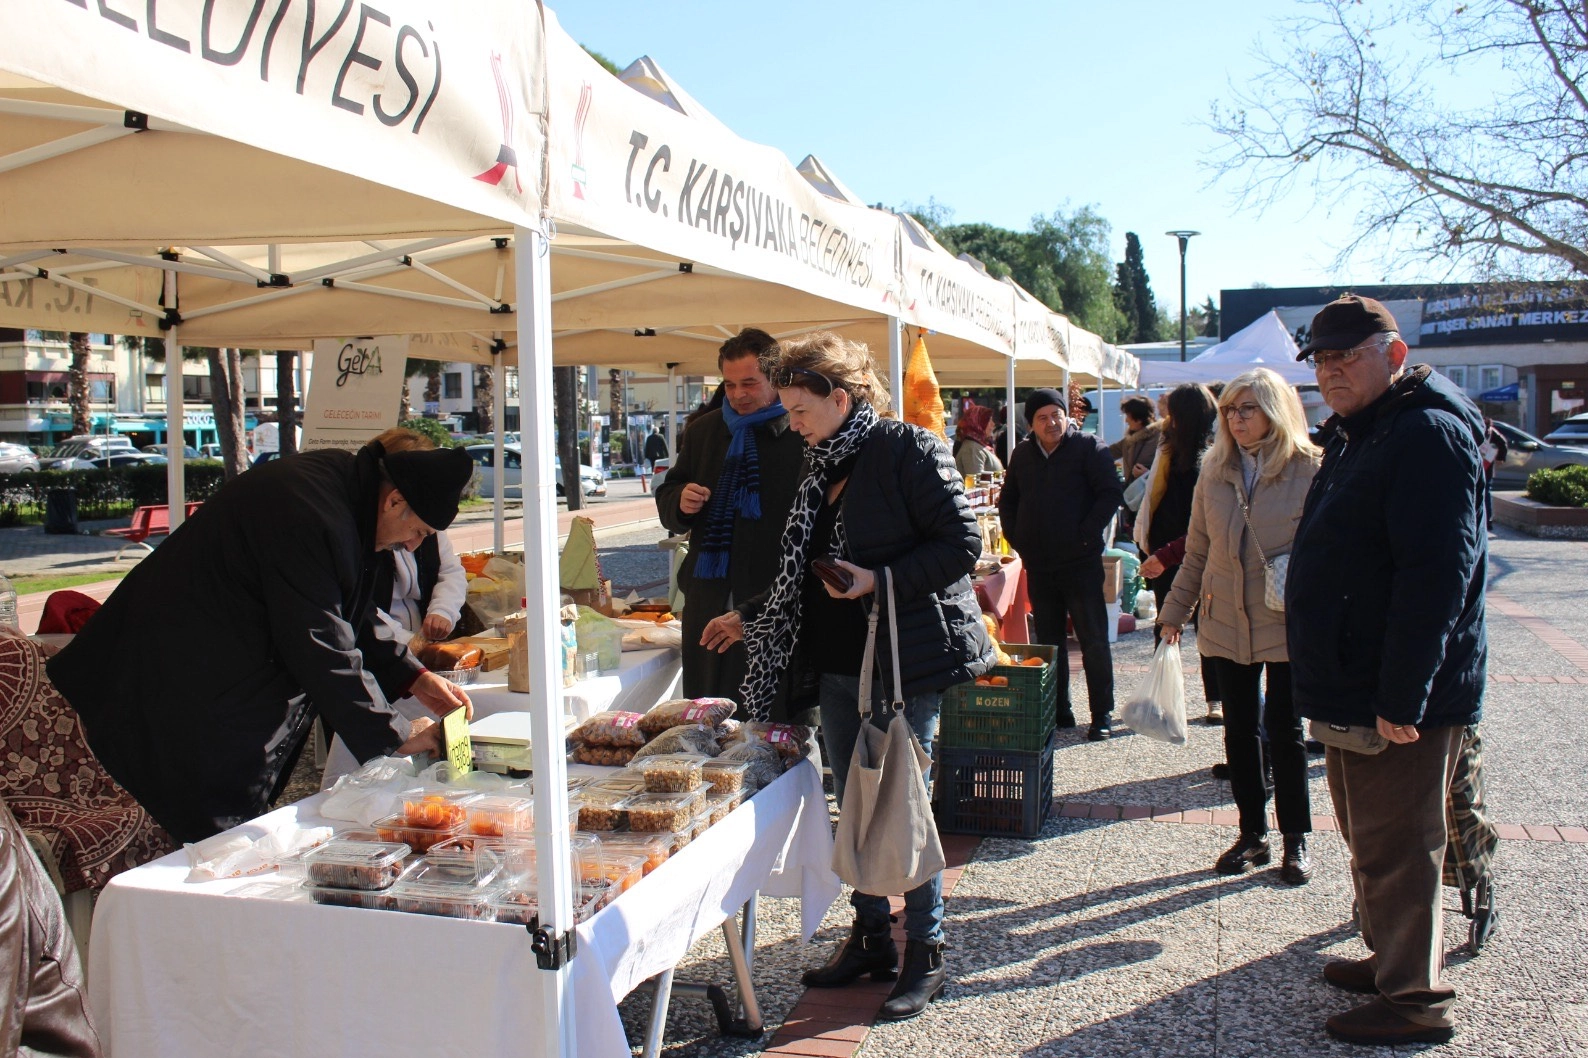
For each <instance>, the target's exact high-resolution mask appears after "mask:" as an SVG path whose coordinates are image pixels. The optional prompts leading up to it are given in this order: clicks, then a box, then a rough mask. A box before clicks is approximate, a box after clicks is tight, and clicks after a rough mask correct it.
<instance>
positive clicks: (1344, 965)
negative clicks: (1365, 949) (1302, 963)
mask: <svg viewBox="0 0 1588 1058" xmlns="http://www.w3.org/2000/svg"><path fill="white" fill-rule="evenodd" d="M1377 973H1378V970H1377V968H1376V967H1375V966H1374V965H1373V957H1372V956H1371V955H1370V956H1368V957H1367V958H1366V959H1330V960H1329V961H1328V962H1326V963H1324V964H1323V979H1324V980H1325V981H1328V982H1329V983H1330V984H1332V985H1334V987H1336V988H1343V989H1345V990H1346V991H1347V992H1357V993H1360V994H1361V995H1364V996H1376V995H1378V984H1377V983H1376V976H1377Z"/></svg>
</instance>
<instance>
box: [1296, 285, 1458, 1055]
mask: <svg viewBox="0 0 1588 1058" xmlns="http://www.w3.org/2000/svg"><path fill="white" fill-rule="evenodd" d="M1406 352H1407V350H1406V343H1405V342H1404V341H1402V340H1401V336H1400V333H1399V329H1398V327H1397V326H1396V323H1395V318H1394V316H1392V315H1391V314H1390V312H1389V310H1388V309H1386V308H1385V307H1384V306H1383V305H1381V304H1380V303H1379V302H1377V301H1374V300H1373V299H1372V298H1363V297H1357V296H1355V295H1350V294H1348V295H1346V296H1344V297H1342V298H1340V299H1339V300H1338V301H1334V302H1331V303H1330V304H1328V305H1326V306H1324V308H1323V310H1322V311H1320V312H1319V313H1318V314H1317V315H1316V316H1315V317H1313V321H1312V338H1311V340H1310V341H1309V342H1308V343H1307V345H1306V346H1305V348H1304V349H1303V350H1302V356H1303V357H1304V358H1305V359H1307V360H1308V361H1309V362H1310V363H1311V364H1312V365H1313V368H1314V370H1315V371H1316V372H1317V378H1318V387H1319V389H1320V390H1321V391H1322V394H1323V399H1324V400H1325V401H1326V402H1327V403H1328V405H1329V407H1330V408H1332V409H1333V410H1334V415H1333V416H1332V417H1331V418H1330V419H1329V420H1328V421H1327V422H1325V423H1324V424H1323V427H1322V430H1321V433H1322V437H1323V444H1324V454H1323V464H1322V466H1321V467H1320V468H1319V470H1318V474H1317V477H1316V478H1314V479H1313V483H1312V487H1311V489H1310V490H1309V492H1308V494H1307V500H1306V505H1305V507H1304V508H1303V511H1302V515H1301V522H1300V525H1299V526H1298V527H1297V529H1296V538H1295V544H1294V545H1293V548H1292V553H1291V560H1290V574H1289V579H1288V582H1287V585H1286V591H1285V615H1286V631H1287V636H1288V641H1289V643H1290V660H1291V673H1292V678H1293V680H1294V687H1295V702H1296V709H1297V711H1298V712H1299V713H1300V714H1301V715H1302V716H1305V717H1307V718H1309V719H1310V720H1311V721H1312V731H1313V734H1314V737H1317V738H1320V739H1322V740H1323V741H1324V742H1325V743H1328V744H1329V748H1328V750H1327V759H1326V764H1327V771H1328V777H1329V792H1330V795H1331V796H1332V798H1333V800H1334V808H1335V814H1336V816H1337V818H1338V820H1339V824H1340V830H1341V832H1342V834H1343V835H1344V837H1345V841H1346V845H1347V847H1348V848H1349V849H1350V851H1351V874H1352V881H1353V882H1354V884H1355V887H1356V896H1357V909H1358V918H1359V921H1360V924H1361V928H1362V940H1363V942H1364V943H1365V944H1366V945H1367V947H1368V949H1369V951H1370V952H1371V954H1370V955H1369V956H1368V957H1367V958H1365V959H1359V960H1335V961H1333V962H1330V963H1329V964H1327V965H1326V966H1325V967H1324V971H1323V973H1324V977H1325V978H1326V979H1327V980H1328V981H1329V982H1330V983H1331V984H1334V985H1336V986H1337V987H1339V988H1342V989H1345V990H1346V991H1350V992H1359V993H1361V994H1363V995H1371V996H1373V997H1374V998H1373V999H1372V1000H1371V1001H1369V1002H1367V1003H1365V1004H1363V1005H1361V1006H1358V1007H1356V1008H1354V1009H1352V1010H1348V1011H1346V1012H1344V1013H1342V1014H1336V1015H1335V1016H1334V1017H1332V1018H1329V1019H1328V1022H1327V1028H1328V1030H1329V1033H1330V1034H1331V1035H1333V1036H1335V1037H1338V1038H1339V1039H1343V1040H1347V1041H1350V1042H1352V1043H1360V1044H1395V1043H1426V1042H1435V1043H1437V1042H1443V1041H1445V1040H1448V1039H1449V1038H1450V1037H1451V1036H1452V1034H1453V1033H1454V1028H1453V1022H1452V1019H1451V1008H1452V1007H1453V1006H1454V1004H1455V990H1454V989H1452V988H1451V987H1450V986H1449V985H1448V984H1446V983H1444V982H1443V981H1442V980H1441V979H1440V964H1441V962H1442V952H1443V933H1442V930H1441V907H1442V905H1441V901H1440V892H1439V889H1440V867H1441V864H1442V863H1443V860H1444V855H1445V842H1446V832H1445V795H1446V791H1447V790H1448V789H1449V787H1450V781H1451V776H1452V775H1453V773H1454V771H1455V768H1456V763H1457V759H1458V757H1459V753H1460V748H1461V739H1462V732H1463V730H1464V729H1465V728H1466V726H1467V725H1468V724H1475V723H1477V721H1478V719H1479V716H1480V714H1481V712H1482V704H1483V687H1484V679H1485V669H1486V664H1487V653H1488V651H1487V645H1486V640H1485V634H1484V611H1483V590H1484V577H1485V566H1486V564H1487V541H1486V533H1485V531H1484V521H1483V487H1484V481H1483V466H1482V462H1481V460H1480V459H1479V457H1478V448H1479V446H1480V445H1481V444H1482V443H1483V418H1482V416H1480V415H1479V414H1478V411H1477V409H1476V408H1474V407H1473V406H1472V403H1471V402H1470V401H1469V400H1468V399H1467V398H1466V396H1465V395H1464V394H1463V393H1462V392H1461V391H1460V390H1459V389H1457V388H1456V387H1455V386H1453V385H1451V384H1450V383H1449V382H1447V381H1446V380H1445V379H1444V378H1443V377H1441V376H1440V375H1438V374H1436V373H1434V372H1433V371H1432V370H1431V369H1430V368H1428V367H1427V366H1425V365H1420V366H1416V367H1412V368H1409V369H1408V368H1406V367H1405V361H1406ZM1364 743H1368V744H1366V745H1364Z"/></svg>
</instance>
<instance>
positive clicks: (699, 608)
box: [656, 327, 805, 719]
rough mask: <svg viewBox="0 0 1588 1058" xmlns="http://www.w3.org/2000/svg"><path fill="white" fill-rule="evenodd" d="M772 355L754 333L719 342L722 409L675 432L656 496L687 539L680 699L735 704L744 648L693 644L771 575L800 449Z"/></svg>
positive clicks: (665, 518)
mask: <svg viewBox="0 0 1588 1058" xmlns="http://www.w3.org/2000/svg"><path fill="white" fill-rule="evenodd" d="M776 353H777V342H776V341H775V340H774V339H773V338H772V336H771V335H770V334H767V333H766V332H765V331H761V330H757V329H755V328H754V327H749V328H746V329H745V330H743V331H740V332H739V333H738V334H737V335H735V336H734V337H732V338H730V339H728V340H727V341H726V342H724V343H723V344H722V348H721V349H720V350H719V351H718V353H717V372H718V374H720V375H721V376H722V390H723V394H722V395H723V401H722V407H721V408H720V409H716V410H713V411H709V412H706V413H704V414H702V415H700V416H698V417H697V418H695V420H694V421H693V422H691V423H690V424H689V426H688V427H686V428H685V430H684V436H683V438H682V439H681V440H680V441H679V445H678V454H677V458H676V459H675V460H674V463H673V466H672V468H671V469H670V470H668V472H667V477H666V479H665V480H664V481H663V483H662V484H661V486H660V487H659V488H657V490H656V509H657V513H658V514H659V515H660V517H661V520H662V524H663V525H665V526H666V527H667V529H668V531H669V532H673V533H688V534H689V555H688V557H687V558H685V559H684V563H683V565H682V566H681V567H680V568H679V571H678V583H679V587H681V588H682V589H683V591H684V600H685V602H684V628H683V636H684V658H683V660H684V682H683V693H684V695H685V696H686V697H689V698H701V697H722V698H732V699H734V700H737V699H738V693H739V684H740V682H741V681H742V680H743V679H744V672H745V665H746V661H745V652H744V645H743V644H742V643H740V644H736V645H735V646H734V647H733V648H732V649H731V650H729V651H727V652H726V653H722V654H718V653H717V652H716V651H712V650H707V649H705V648H704V647H702V646H701V645H700V636H701V632H702V630H703V629H704V628H705V626H706V623H707V622H708V621H710V620H711V619H712V618H713V617H715V616H717V615H718V614H721V613H724V612H726V611H727V610H730V609H732V608H733V606H734V604H735V603H737V602H740V601H743V600H745V599H748V598H751V597H753V596H756V595H759V594H760V593H761V592H763V591H765V590H766V589H767V587H768V586H769V585H771V583H772V580H773V578H774V577H776V576H777V571H778V565H779V562H780V559H781V556H780V554H779V548H780V545H781V540H782V536H783V523H784V522H785V521H787V519H788V512H789V507H790V506H791V505H792V504H793V502H794V491H795V487H796V486H797V485H798V484H799V480H800V472H799V471H800V461H801V459H802V458H803V457H804V451H805V444H804V442H803V441H802V440H800V436H799V435H798V434H796V433H794V432H793V431H791V430H790V429H789V428H788V416H787V415H785V414H784V413H783V406H782V405H781V404H779V403H778V402H777V391H776V390H774V389H773V388H772V383H771V380H770V379H769V378H768V376H767V371H768V368H769V365H770V363H771V361H772V360H773V359H774V358H775V356H776ZM778 711H779V707H778V706H776V705H774V707H773V712H774V713H777V712H778ZM786 718H787V717H783V716H779V717H777V719H786Z"/></svg>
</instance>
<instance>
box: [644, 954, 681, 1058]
mask: <svg viewBox="0 0 1588 1058" xmlns="http://www.w3.org/2000/svg"><path fill="white" fill-rule="evenodd" d="M672 1000H673V971H672V970H671V969H668V970H663V971H662V972H661V973H660V974H658V975H657V976H656V994H655V995H654V996H652V997H651V1020H650V1023H649V1024H648V1025H647V1026H646V1029H645V1046H644V1047H643V1048H641V1050H640V1055H641V1058H656V1056H657V1055H659V1054H661V1053H662V1032H663V1030H665V1029H666V1028H667V1007H668V1005H669V1004H671V1003H672Z"/></svg>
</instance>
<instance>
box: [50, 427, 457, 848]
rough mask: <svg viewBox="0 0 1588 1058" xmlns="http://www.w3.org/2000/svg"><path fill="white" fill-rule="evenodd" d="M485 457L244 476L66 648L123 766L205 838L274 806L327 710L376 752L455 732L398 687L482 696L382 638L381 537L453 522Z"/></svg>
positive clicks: (87, 708)
mask: <svg viewBox="0 0 1588 1058" xmlns="http://www.w3.org/2000/svg"><path fill="white" fill-rule="evenodd" d="M473 472H474V466H473V463H472V462H471V461H470V459H469V457H468V454H467V453H466V452H464V451H463V450H462V449H441V450H438V451H429V452H421V451H409V452H396V453H393V454H391V455H387V454H386V453H385V451H384V449H383V448H382V447H381V446H380V444H379V443H378V442H372V443H371V444H368V445H365V446H364V447H363V448H362V449H360V450H359V451H358V453H357V454H356V455H355V454H354V453H351V452H344V451H340V450H336V449H320V450H317V451H312V452H304V453H301V454H299V455H296V456H293V457H292V458H290V459H282V460H276V461H272V462H270V463H267V464H265V465H264V466H261V467H257V468H255V469H253V470H250V471H248V472H247V473H246V474H243V475H242V476H240V477H238V478H237V479H235V480H234V481H232V482H230V483H228V484H227V485H226V486H225V487H224V488H222V489H221V490H220V491H219V492H218V493H216V495H215V497H214V498H213V499H211V500H209V501H207V502H206V503H205V504H204V505H203V506H202V507H200V508H199V509H198V511H197V512H196V513H195V514H194V515H193V516H192V517H191V518H190V519H189V520H188V521H187V522H185V523H184V524H183V525H182V526H181V528H179V529H178V530H177V531H176V532H174V533H172V534H171V536H170V538H169V539H167V540H166V541H165V542H164V543H163V544H161V545H160V546H159V548H157V549H156V550H155V552H154V553H153V554H152V555H150V556H149V557H147V558H145V559H144V560H143V561H142V562H140V563H139V564H138V566H137V568H135V569H134V570H133V571H132V572H131V573H129V574H128V575H127V577H126V579H125V580H123V581H122V582H121V584H120V585H119V586H118V587H117V588H116V590H115V591H114V592H113V593H112V594H111V596H110V598H109V599H107V600H106V601H105V605H104V606H103V607H102V608H100V610H99V611H98V612H97V613H96V614H94V616H93V617H92V618H91V619H90V620H89V621H88V624H87V625H86V626H85V627H84V628H83V630H82V632H81V633H79V634H78V636H77V637H76V638H75V639H74V640H73V641H72V642H71V643H70V644H68V645H67V646H66V648H65V649H64V650H62V651H61V652H60V653H59V654H58V655H56V656H55V657H54V658H52V659H50V662H49V666H48V668H49V674H50V678H51V679H52V680H53V681H54V683H55V685H56V687H57V688H59V689H60V691H61V693H62V694H63V695H64V696H65V697H66V700H67V701H68V702H69V703H70V704H71V705H72V707H73V708H74V709H75V710H76V711H77V713H78V715H79V716H80V717H81V719H82V722H83V729H84V733H85V734H86V736H87V738H88V743H89V746H90V747H91V748H92V749H93V751H94V754H95V755H96V756H97V757H98V758H99V761H100V763H101V764H103V765H104V767H105V770H106V771H108V772H109V773H110V774H111V776H112V777H113V778H115V779H116V781H117V782H119V783H120V784H121V785H122V786H124V787H125V788H126V789H127V792H128V793H130V794H132V796H133V797H135V798H137V800H138V802H139V803H140V804H142V805H143V806H144V807H145V808H146V809H148V811H149V813H150V815H152V816H153V817H154V818H155V820H156V821H157V822H159V824H160V825H161V826H163V827H164V828H165V829H166V830H167V831H169V832H170V833H171V835H172V836H173V837H175V838H176V839H177V840H178V841H197V840H199V839H201V838H204V837H207V836H209V835H211V834H214V833H216V832H218V831H221V830H225V829H227V828H229V827H232V826H235V825H237V824H238V823H242V822H244V821H246V820H249V819H252V818H254V817H255V816H257V815H259V814H261V813H262V812H263V811H265V810H266V808H267V807H268V806H269V804H270V802H271V800H272V799H273V798H274V797H275V796H276V795H277V794H278V793H279V792H280V790H281V787H282V786H283V785H284V784H285V782H286V780H287V778H288V776H290V774H291V772H292V766H293V763H294V762H295V761H296V759H297V756H298V752H299V750H301V749H302V747H303V743H304V741H305V739H306V738H307V736H308V732H309V727H310V724H311V722H312V721H313V719H314V717H315V715H316V714H323V715H324V716H325V718H326V720H327V721H328V722H329V723H330V725H331V727H332V728H334V729H335V731H336V732H337V734H339V735H341V736H342V739H343V740H344V741H345V742H346V743H347V745H348V748H349V749H350V750H352V752H353V754H354V755H355V756H356V757H357V758H358V759H359V760H360V761H365V760H369V759H370V758H372V757H376V756H380V755H382V754H389V753H413V752H418V751H420V750H432V751H434V750H436V749H438V748H439V738H438V733H439V728H438V727H433V726H432V727H422V726H417V725H416V726H415V727H413V728H411V727H410V724H409V722H408V721H407V720H406V719H404V718H403V717H402V716H401V715H400V714H398V713H397V712H396V711H395V710H393V709H392V707H391V705H390V704H389V703H390V702H391V701H392V700H393V699H396V698H400V697H402V696H404V695H410V694H411V695H413V696H414V697H415V698H417V699H419V701H421V702H423V703H424V704H425V705H426V706H427V707H428V708H429V709H430V710H431V711H432V712H434V713H436V714H437V715H444V714H446V713H448V712H451V711H452V710H453V709H456V708H458V707H460V706H462V707H465V708H467V707H469V699H468V696H467V695H466V694H464V693H463V692H462V691H461V690H459V689H458V688H457V687H455V686H454V685H452V684H451V683H449V682H447V681H446V680H444V679H442V678H441V677H440V676H437V675H436V674H435V673H432V672H429V671H428V670H426V669H425V668H424V666H422V665H421V664H420V663H419V661H418V660H417V659H416V658H415V657H414V656H413V655H412V654H410V653H409V651H408V649H407V646H406V644H404V643H392V642H387V641H382V640H379V639H377V638H376V637H375V635H374V631H373V627H372V624H371V620H370V617H371V614H372V612H373V608H372V606H371V595H372V591H373V588H374V585H375V578H376V572H377V565H378V562H379V560H380V557H381V554H380V553H381V552H382V551H388V550H396V549H397V548H405V549H408V550H413V549H414V548H415V547H418V546H419V544H420V542H421V541H423V540H424V539H425V538H426V537H427V536H429V535H431V534H433V533H436V532H439V531H440V530H443V529H445V528H446V527H447V526H448V525H450V524H452V519H453V518H454V517H455V516H456V515H457V512H458V498H459V496H460V495H461V493H462V492H463V489H464V487H465V486H466V485H467V484H468V482H469V480H470V478H471V476H472V475H473Z"/></svg>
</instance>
